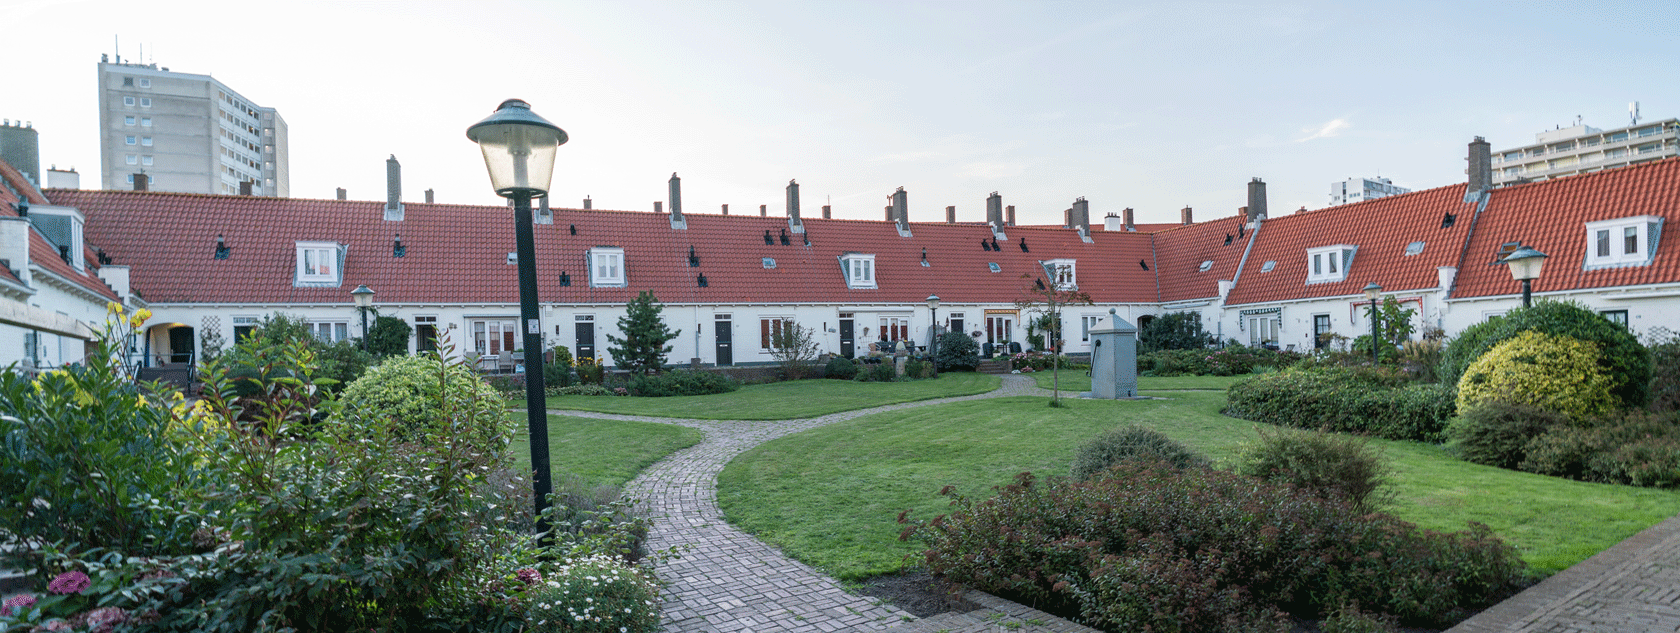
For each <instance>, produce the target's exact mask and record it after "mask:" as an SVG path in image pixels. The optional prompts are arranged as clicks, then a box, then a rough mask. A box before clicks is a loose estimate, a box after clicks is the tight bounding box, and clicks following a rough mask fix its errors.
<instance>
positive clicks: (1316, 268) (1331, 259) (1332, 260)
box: [1307, 244, 1359, 284]
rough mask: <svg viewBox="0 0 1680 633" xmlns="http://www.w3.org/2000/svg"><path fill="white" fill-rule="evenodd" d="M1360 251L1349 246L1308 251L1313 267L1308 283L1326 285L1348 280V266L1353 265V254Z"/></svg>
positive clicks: (1321, 247) (1343, 245) (1308, 275)
mask: <svg viewBox="0 0 1680 633" xmlns="http://www.w3.org/2000/svg"><path fill="white" fill-rule="evenodd" d="M1358 249H1359V247H1357V246H1351V245H1348V244H1337V245H1335V246H1320V247H1318V248H1312V249H1307V258H1308V260H1309V261H1310V262H1311V263H1312V267H1311V269H1310V270H1309V272H1308V274H1307V283H1309V284H1316V283H1326V282H1335V281H1342V280H1343V279H1346V278H1347V269H1348V266H1349V265H1351V264H1352V263H1353V254H1354V252H1355V251H1357V250H1358Z"/></svg>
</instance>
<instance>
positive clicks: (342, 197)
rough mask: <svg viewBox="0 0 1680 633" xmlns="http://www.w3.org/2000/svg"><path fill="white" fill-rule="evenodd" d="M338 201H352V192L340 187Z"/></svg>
mask: <svg viewBox="0 0 1680 633" xmlns="http://www.w3.org/2000/svg"><path fill="white" fill-rule="evenodd" d="M338 199H339V200H349V199H350V192H349V191H345V190H344V188H343V187H339V188H338Z"/></svg>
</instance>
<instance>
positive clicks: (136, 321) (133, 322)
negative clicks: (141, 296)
mask: <svg viewBox="0 0 1680 633" xmlns="http://www.w3.org/2000/svg"><path fill="white" fill-rule="evenodd" d="M150 318H152V311H151V310H147V309H145V308H140V309H139V310H136V311H135V312H134V315H133V316H130V317H128V325H129V327H135V328H138V327H140V325H141V324H143V323H145V322H146V319H150Z"/></svg>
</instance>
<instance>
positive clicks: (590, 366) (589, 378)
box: [577, 358, 607, 385]
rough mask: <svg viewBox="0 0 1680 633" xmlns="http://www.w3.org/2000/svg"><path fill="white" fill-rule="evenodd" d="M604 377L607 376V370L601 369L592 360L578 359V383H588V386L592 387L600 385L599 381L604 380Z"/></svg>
mask: <svg viewBox="0 0 1680 633" xmlns="http://www.w3.org/2000/svg"><path fill="white" fill-rule="evenodd" d="M606 375H607V368H605V367H602V366H601V365H600V364H598V363H596V362H595V360H594V359H592V358H580V359H578V366H577V376H578V382H582V383H589V384H592V385H599V384H601V379H602V378H605V377H606Z"/></svg>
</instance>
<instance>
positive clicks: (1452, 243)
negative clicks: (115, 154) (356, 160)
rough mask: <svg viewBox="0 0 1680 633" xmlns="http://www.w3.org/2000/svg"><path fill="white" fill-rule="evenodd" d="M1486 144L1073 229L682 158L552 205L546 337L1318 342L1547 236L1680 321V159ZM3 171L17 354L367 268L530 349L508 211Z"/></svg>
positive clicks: (540, 222) (177, 356)
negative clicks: (568, 203) (1461, 161)
mask: <svg viewBox="0 0 1680 633" xmlns="http://www.w3.org/2000/svg"><path fill="white" fill-rule="evenodd" d="M1468 154H1469V155H1468V159H1467V160H1468V164H1469V167H1470V168H1469V170H1468V174H1469V178H1468V182H1467V183H1465V184H1460V185H1452V186H1446V187H1439V188H1434V189H1428V190H1423V191H1416V192H1411V193H1405V194H1401V195H1395V196H1390V197H1385V198H1379V199H1375V200H1370V201H1366V202H1359V203H1355V204H1348V205H1342V206H1335V207H1330V208H1324V209H1318V210H1301V211H1298V212H1295V213H1291V214H1288V215H1283V216H1280V217H1269V216H1268V213H1267V208H1266V192H1265V183H1263V182H1261V181H1260V179H1258V178H1256V179H1254V181H1253V182H1251V183H1249V189H1248V197H1247V200H1246V201H1233V203H1234V204H1233V206H1236V205H1235V203H1238V202H1246V206H1244V207H1242V208H1241V210H1239V211H1238V213H1237V214H1235V215H1232V216H1229V217H1223V218H1219V219H1213V220H1207V221H1202V222H1193V221H1192V218H1191V217H1190V211H1189V210H1188V209H1186V210H1185V211H1184V218H1183V222H1182V223H1179V224H1169V225H1137V224H1134V223H1133V222H1132V221H1131V216H1132V214H1131V213H1130V210H1127V211H1126V212H1125V213H1124V214H1123V215H1121V214H1111V215H1113V216H1114V217H1109V218H1107V220H1108V221H1107V222H1099V223H1097V224H1092V223H1091V220H1090V218H1091V213H1092V212H1091V207H1092V206H1093V205H1094V204H1096V203H1095V202H1087V201H1085V200H1084V199H1078V200H1075V201H1074V202H1073V203H1072V204H1071V206H1070V208H1069V209H1068V210H1067V212H1066V221H1065V223H1064V225H1061V226H1017V225H1014V224H1013V223H1012V222H1011V220H1012V217H1013V209H1012V208H1009V207H1006V206H1005V205H1004V204H1003V200H1002V197H1001V196H999V195H998V194H995V193H994V194H993V195H992V196H991V197H989V198H987V199H986V204H985V207H986V215H985V217H983V218H982V217H974V218H960V220H961V221H959V218H957V217H956V213H955V210H954V209H953V208H950V207H947V209H946V217H945V218H944V221H943V222H937V221H936V222H922V221H916V222H913V221H911V220H910V211H909V209H910V205H909V193H908V192H904V191H902V190H900V191H897V192H892V194H891V196H890V198H891V200H892V204H891V205H890V206H888V207H887V208H886V216H887V217H886V218H885V219H884V220H883V221H868V220H840V219H831V218H829V217H828V216H829V215H830V214H829V212H828V210H827V209H826V208H825V209H824V210H823V211H822V212H821V213H820V214H815V215H813V216H809V217H808V216H806V215H805V214H802V213H801V209H800V206H799V194H798V185H797V183H794V182H790V183H789V185H788V194H787V202H786V203H785V204H784V205H783V207H784V208H783V210H782V212H781V213H780V214H777V215H771V214H770V210H769V209H767V208H763V207H761V209H760V212H759V213H758V214H756V215H752V214H748V215H739V214H737V215H727V214H726V213H727V212H726V211H725V214H718V213H690V212H685V211H684V209H683V208H682V198H681V191H680V185H681V183H680V180H679V179H678V178H677V177H676V176H675V175H673V176H672V178H671V180H670V184H669V186H670V192H671V195H670V196H669V198H668V200H666V201H662V202H660V203H655V204H654V207H655V208H654V210H653V211H651V212H650V211H610V210H595V209H590V208H587V207H586V208H583V209H569V208H547V207H544V208H543V209H539V211H538V212H537V213H536V227H535V233H536V245H537V253H538V261H537V262H536V265H537V270H538V284H539V294H540V297H541V305H542V308H541V316H542V318H541V323H540V327H541V328H542V331H543V332H544V334H545V337H546V339H547V342H548V344H550V345H566V346H568V347H570V348H572V349H573V350H574V352H575V353H576V354H578V355H579V356H595V357H600V358H602V359H603V360H604V361H605V362H607V363H608V364H610V363H611V358H610V356H609V355H608V354H606V352H605V350H606V346H607V342H606V335H607V334H616V333H617V325H616V322H617V319H618V318H619V317H620V316H622V315H623V314H624V308H623V306H624V304H625V302H627V301H628V300H630V299H631V298H633V297H634V296H635V295H636V294H637V293H638V292H640V291H642V290H651V291H652V292H653V293H654V294H655V295H656V296H657V297H658V299H659V300H660V301H661V302H663V303H664V304H665V311H664V316H665V319H666V322H667V323H668V324H669V325H670V326H671V327H673V328H674V329H679V330H681V335H680V336H679V337H678V339H677V340H675V341H673V345H674V349H673V351H672V352H671V354H670V358H671V359H672V361H673V362H676V363H687V362H689V361H690V359H697V360H698V362H699V363H702V364H705V365H739V364H751V363H762V362H768V361H770V360H771V357H770V355H769V353H768V352H769V350H768V348H769V345H770V333H772V332H774V331H776V330H777V329H778V328H781V327H784V325H785V324H787V323H791V322H797V323H800V324H802V325H806V326H809V327H812V328H815V329H816V330H817V331H818V332H819V333H820V336H821V339H822V341H821V342H822V346H823V348H824V349H825V350H827V351H831V352H834V353H839V354H847V355H856V354H863V353H866V352H867V346H868V344H869V343H870V342H873V341H879V340H882V339H886V340H890V341H896V340H901V339H908V340H910V341H912V342H914V343H916V344H925V343H926V341H927V339H928V337H929V334H930V331H931V330H932V326H933V322H934V318H933V315H932V314H930V312H929V308H928V306H927V303H926V300H927V298H928V297H929V296H930V295H937V296H938V297H939V298H940V299H941V303H940V305H939V308H938V311H937V320H938V326H939V328H941V329H942V330H943V329H949V330H952V331H959V332H966V333H969V334H970V335H971V336H973V337H975V338H976V339H977V340H979V341H980V342H982V343H987V342H989V343H993V344H997V345H1001V344H1007V343H1010V342H1016V343H1021V342H1024V340H1025V334H1026V325H1027V321H1028V320H1029V319H1031V318H1033V317H1034V316H1036V315H1033V314H1029V313H1024V312H1023V311H1022V310H1021V309H1019V308H1018V307H1017V306H1016V304H1015V302H1016V301H1017V300H1018V299H1021V298H1022V297H1023V296H1024V294H1025V292H1024V290H1025V289H1026V288H1027V287H1029V286H1032V285H1034V284H1036V283H1047V284H1056V285H1060V286H1062V287H1068V288H1077V289H1079V290H1081V291H1084V292H1086V293H1089V294H1090V296H1091V297H1092V298H1093V299H1094V300H1095V305H1091V306H1075V307H1071V308H1068V309H1067V310H1066V311H1064V312H1063V314H1062V315H1061V319H1062V327H1063V331H1064V332H1065V334H1064V340H1065V349H1066V351H1068V352H1071V353H1080V352H1086V351H1088V350H1089V342H1088V341H1087V340H1086V337H1085V332H1086V331H1087V330H1088V329H1089V328H1090V326H1091V325H1092V324H1094V323H1095V322H1096V320H1097V319H1098V318H1100V317H1101V316H1104V315H1106V314H1107V312H1108V310H1109V309H1110V308H1114V309H1116V311H1117V312H1118V314H1119V315H1120V316H1121V317H1123V318H1125V319H1127V320H1129V321H1132V322H1134V323H1141V322H1147V321H1148V320H1149V319H1151V318H1154V317H1155V316H1157V315H1160V314H1164V313H1168V312H1181V311H1192V312H1196V313H1199V314H1200V315H1201V317H1202V319H1203V320H1204V322H1205V325H1206V327H1207V329H1208V330H1209V331H1211V332H1215V333H1217V334H1219V335H1220V336H1221V337H1222V338H1224V339H1235V340H1237V341H1240V342H1243V343H1247V344H1256V345H1260V344H1264V345H1275V346H1277V347H1279V348H1283V349H1295V350H1307V349H1312V348H1313V347H1314V346H1315V344H1317V343H1318V342H1319V341H1321V340H1323V339H1324V338H1325V337H1322V336H1320V335H1322V334H1326V333H1333V334H1340V335H1342V336H1347V337H1355V336H1358V335H1359V334H1361V333H1363V332H1368V331H1369V328H1370V324H1369V323H1368V322H1367V321H1366V320H1365V317H1364V316H1363V314H1362V313H1361V307H1362V306H1364V305H1367V303H1368V300H1367V299H1366V298H1365V295H1364V292H1363V290H1364V289H1365V288H1366V286H1367V284H1371V283H1375V284H1378V285H1380V286H1381V287H1382V289H1383V290H1382V294H1383V295H1384V296H1392V297H1394V298H1396V299H1398V300H1399V301H1401V302H1402V303H1404V304H1406V306H1407V307H1409V308H1412V309H1414V310H1415V311H1416V316H1415V317H1414V318H1415V319H1416V321H1415V323H1414V325H1415V326H1416V327H1417V328H1418V330H1419V331H1421V330H1422V329H1423V328H1424V327H1426V326H1437V327H1440V328H1442V329H1443V330H1445V331H1446V332H1447V333H1448V334H1452V333H1455V332H1457V331H1459V330H1461V329H1463V328H1464V327H1466V326H1468V325H1471V324H1473V323H1477V322H1480V321H1483V320H1485V319H1488V318H1490V317H1493V316H1497V315H1499V314H1502V313H1504V312H1506V311H1509V310H1511V309H1512V308H1514V307H1516V306H1518V305H1520V304H1521V298H1520V292H1521V286H1520V285H1519V283H1518V282H1516V281H1514V280H1513V279H1512V276H1511V273H1510V271H1509V270H1508V267H1507V266H1506V265H1505V264H1504V263H1502V262H1501V261H1500V260H1501V258H1502V257H1503V256H1504V255H1505V254H1508V253H1510V252H1512V251H1514V250H1516V249H1517V248H1519V247H1522V246H1528V247H1533V248H1535V249H1538V250H1540V251H1542V252H1544V253H1546V254H1547V255H1549V259H1547V263H1546V264H1545V267H1544V271H1543V273H1542V275H1541V276H1540V277H1539V279H1538V280H1536V281H1535V282H1534V293H1535V295H1536V297H1537V298H1560V299H1571V300H1576V301H1580V302H1582V303H1584V304H1586V305H1588V306H1590V307H1592V308H1593V309H1595V310H1598V311H1600V312H1601V313H1602V314H1604V315H1605V318H1608V319H1612V320H1615V321H1618V322H1621V323H1625V324H1626V325H1627V326H1628V327H1630V328H1633V329H1634V330H1636V331H1638V332H1640V333H1646V332H1648V331H1650V330H1652V329H1653V328H1658V327H1667V328H1671V329H1680V301H1677V300H1676V299H1677V298H1680V264H1677V263H1676V262H1677V261H1680V257H1677V251H1676V249H1680V245H1665V244H1663V240H1662V233H1663V227H1664V225H1665V224H1666V221H1667V220H1668V219H1670V218H1673V217H1676V216H1677V214H1680V161H1677V160H1675V159H1669V160H1661V161H1657V162H1652V163H1646V164H1641V165H1634V166H1629V167H1624V168H1620V169H1613V170H1607V171H1602V172H1598V173H1590V174H1583V175H1578V176H1570V177H1565V178H1558V179H1553V180H1548V181H1543V182H1537V183H1530V184H1517V185H1508V186H1502V187H1497V188H1496V187H1494V186H1493V177H1492V173H1491V170H1490V165H1491V162H1490V159H1489V151H1488V144H1487V143H1486V142H1484V141H1482V140H1481V139H1479V138H1478V139H1476V140H1475V141H1474V142H1472V143H1470V144H1469V152H1468ZM392 164H393V166H394V162H393V163H392ZM0 176H4V180H5V182H6V187H3V188H0V202H5V203H7V204H4V205H0V216H4V217H3V218H0V238H3V239H0V242H3V244H0V248H3V250H4V252H0V260H5V261H4V264H5V266H4V268H5V269H6V270H4V271H0V275H4V277H3V278H0V290H3V291H4V292H3V294H4V295H5V298H6V301H7V304H6V305H7V306H8V307H6V308H5V309H4V310H0V313H4V315H5V318H0V322H4V324H5V325H0V328H4V330H3V331H0V360H5V361H8V362H9V361H14V360H26V361H27V362H31V363H34V364H37V365H47V366H50V365H56V364H61V363H67V362H74V361H76V360H78V359H79V358H80V354H81V347H80V341H81V340H82V339H85V338H86V336H87V335H88V333H89V332H90V331H91V330H92V329H93V326H95V325H96V324H97V323H98V322H99V321H100V320H101V317H102V315H103V314H104V304H105V302H106V301H110V300H120V301H123V302H126V303H127V304H129V305H131V306H133V307H147V308H149V309H150V310H152V311H153V313H154V314H155V317H154V318H153V319H152V321H151V322H150V323H149V324H148V326H147V329H146V330H145V332H144V333H143V334H144V336H143V337H142V338H141V339H140V341H139V342H138V345H137V348H138V349H139V350H141V353H140V354H139V355H138V356H137V358H136V362H139V363H143V364H147V365H172V364H173V365H180V364H185V363H190V362H192V360H193V359H194V358H196V356H197V354H199V353H200V352H202V350H201V349H200V347H201V345H202V341H203V340H204V338H205V336H204V335H205V334H207V333H212V334H216V335H219V336H220V337H221V338H222V339H223V340H229V341H231V340H233V339H234V337H235V336H236V335H237V334H238V333H240V332H242V331H244V329H245V328H248V327H250V326H252V325H253V324H255V323H256V322H257V321H258V320H259V319H261V318H262V317H264V316H267V315H269V314H273V313H276V312H285V313H289V314H293V315H298V316H301V317H303V318H304V319H306V320H307V321H308V322H309V323H310V324H311V325H312V327H313V328H315V331H316V333H317V334H318V336H320V337H322V338H326V339H334V340H336V339H343V338H347V337H356V336H360V334H361V332H360V329H361V325H360V319H359V318H358V313H357V311H356V308H355V307H354V303H353V302H352V297H351V295H350V291H351V289H354V288H357V287H358V286H364V285H365V286H367V287H368V288H370V289H373V290H374V291H375V293H376V294H375V297H374V306H375V309H377V311H378V313H379V314H381V315H385V316H393V317H398V318H401V319H404V320H405V321H407V322H409V323H410V324H411V325H413V326H414V328H415V329H416V331H417V336H416V337H415V339H414V341H413V342H412V343H411V344H412V345H413V346H414V347H415V348H416V349H426V348H428V347H430V345H431V343H430V341H431V339H432V337H434V336H447V337H448V338H449V339H450V340H451V341H453V342H454V343H455V344H456V346H457V347H458V350H459V352H465V353H470V354H475V355H477V357H478V362H481V363H483V364H484V366H485V367H498V366H500V367H504V368H505V367H507V366H509V364H510V361H509V359H510V358H511V356H512V355H511V354H510V353H511V352H519V351H523V350H518V349H517V346H518V345H520V343H519V341H520V340H521V337H520V336H517V334H518V330H519V324H518V323H517V321H518V314H519V309H518V299H519V297H518V283H517V274H516V266H515V265H514V264H515V255H514V254H513V250H514V247H513V243H514V236H513V228H514V227H513V226H512V214H511V212H510V211H509V210H508V209H507V208H505V207H499V206H469V205H451V204H431V203H425V204H422V203H414V202H405V201H403V200H401V198H400V195H398V193H397V192H396V191H395V190H393V191H392V192H391V195H390V196H389V197H388V199H387V200H386V201H384V202H358V201H348V200H304V199H286V198H269V197H254V196H224V195H202V194H178V193H159V192H147V191H83V190H69V189H47V190H44V191H41V190H36V189H35V188H33V187H32V186H30V185H28V183H27V182H25V181H24V179H22V178H20V177H18V176H17V172H16V170H13V169H10V168H9V167H0ZM20 207H27V208H28V211H27V215H25V214H24V211H23V210H22V209H21V208H20ZM61 219H62V221H61ZM7 227H11V228H7ZM19 229H27V230H19ZM14 233H15V235H14ZM1047 270H1048V271H1052V272H1051V273H1050V274H1048V275H1047V272H1046V271H1047ZM14 303H15V304H17V305H16V306H11V304H14Z"/></svg>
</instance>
